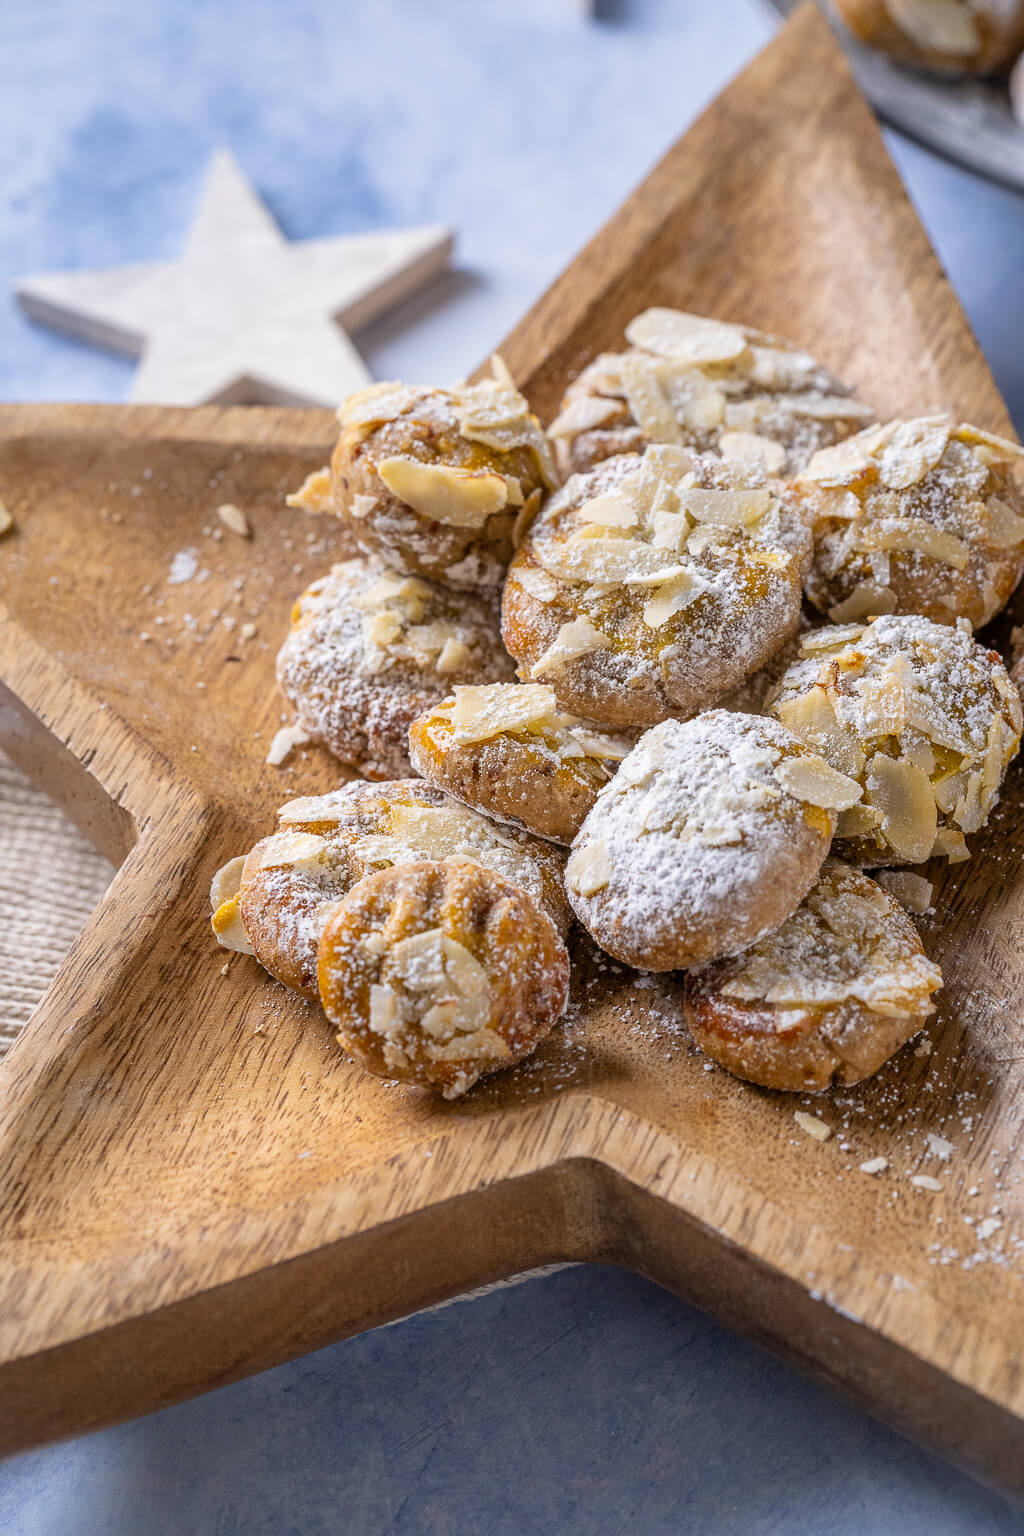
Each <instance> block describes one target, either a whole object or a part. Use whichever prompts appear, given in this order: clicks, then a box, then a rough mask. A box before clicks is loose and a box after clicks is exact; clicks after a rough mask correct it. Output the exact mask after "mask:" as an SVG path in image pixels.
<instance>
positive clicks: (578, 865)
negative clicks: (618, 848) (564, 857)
mask: <svg viewBox="0 0 1024 1536" xmlns="http://www.w3.org/2000/svg"><path fill="white" fill-rule="evenodd" d="M611 877H612V861H611V859H610V857H609V855H608V848H607V845H606V844H605V843H604V841H603V840H602V839H598V841H597V842H596V843H584V845H583V847H582V848H577V849H576V850H575V851H574V852H573V853H572V854H570V856H569V862H568V864H567V865H566V866H565V879H566V883H567V884H568V885H569V886H570V887H571V889H572V890H574V891H576V892H578V893H579V895H580V896H593V895H594V894H595V893H596V892H597V891H602V890H604V888H605V886H606V885H607V884H608V882H609V880H610V879H611Z"/></svg>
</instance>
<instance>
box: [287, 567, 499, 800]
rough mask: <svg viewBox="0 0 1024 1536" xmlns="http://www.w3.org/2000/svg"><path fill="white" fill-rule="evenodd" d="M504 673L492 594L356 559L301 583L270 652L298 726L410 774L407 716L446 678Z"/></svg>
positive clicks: (472, 679) (361, 766)
mask: <svg viewBox="0 0 1024 1536" xmlns="http://www.w3.org/2000/svg"><path fill="white" fill-rule="evenodd" d="M512 675H513V664H512V662H511V660H510V659H509V657H508V656H506V654H505V651H504V649H503V647H502V644H501V636H500V633H499V629H498V622H497V616H496V614H495V610H494V606H493V603H492V602H491V601H490V600H488V599H486V598H484V597H481V596H477V595H475V594H473V593H469V592H454V591H451V590H449V589H446V588H444V587H440V586H438V585H437V584H436V583H435V582H428V581H423V580H422V579H421V578H419V577H417V576H406V575H402V574H401V573H399V572H395V571H391V570H388V569H387V568H386V567H385V566H382V565H378V564H376V563H375V562H373V561H368V560H365V559H362V558H359V559H354V560H346V561H344V562H343V563H341V564H339V565H335V566H333V567H332V569H331V571H330V573H329V574H328V575H327V576H324V577H321V579H320V580H319V581H315V582H314V583H313V584H312V586H310V587H309V588H307V590H306V591H305V592H304V593H303V594H302V596H301V597H300V598H299V599H298V601H297V602H296V604H295V607H294V609H293V610H292V627H291V632H290V633H289V635H288V638H287V639H286V641H285V643H284V645H283V646H282V647H281V650H280V653H279V654H278V658H277V676H278V682H279V683H280V686H281V691H282V693H283V694H284V695H285V697H286V698H287V699H288V700H289V702H290V703H291V704H292V705H293V707H294V709H295V712H296V715H297V716H298V719H299V723H300V724H301V725H302V727H303V729H304V730H305V731H306V732H307V733H308V734H309V736H310V737H312V739H313V740H314V741H317V742H319V743H320V744H321V745H322V746H325V747H326V748H327V749H328V751H330V752H333V753H334V755H335V757H337V758H339V759H340V761H341V762H343V763H346V764H347V765H348V766H349V767H352V768H354V769H356V770H357V771H358V772H359V773H363V774H366V775H367V776H368V777H370V778H380V779H389V778H400V777H401V776H402V775H403V774H406V773H408V772H409V753H408V743H407V733H408V730H409V724H410V721H412V720H413V719H415V717H416V716H417V715H419V714H422V713H423V711H424V710H425V709H428V708H429V707H430V705H431V704H433V703H435V702H437V701H439V700H440V699H442V698H444V696H445V694H446V693H448V692H450V690H451V687H452V685H453V683H476V682H486V681H491V680H492V679H493V680H494V681H500V680H501V679H503V678H510V677H511V676H512Z"/></svg>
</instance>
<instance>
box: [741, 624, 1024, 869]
mask: <svg viewBox="0 0 1024 1536" xmlns="http://www.w3.org/2000/svg"><path fill="white" fill-rule="evenodd" d="M769 710H770V713H771V714H772V715H774V717H775V718H776V719H777V720H780V721H781V722H782V723H783V724H784V725H786V726H788V727H789V729H790V730H792V731H795V732H796V733H797V734H798V735H800V736H801V737H803V739H804V740H805V741H806V742H807V743H808V744H809V745H810V746H812V747H813V748H815V749H816V750H817V751H818V752H820V753H821V755H822V756H823V757H824V758H826V759H827V760H828V762H830V763H831V764H832V766H833V767H834V768H835V769H837V770H838V771H839V772H841V773H845V774H848V775H850V777H851V778H853V779H854V780H856V782H857V783H858V784H859V785H860V786H861V788H862V789H863V792H864V793H863V797H862V799H861V800H860V801H859V802H858V803H857V804H855V805H852V806H850V807H849V808H847V809H845V810H843V811H842V813H841V814H840V817H839V823H838V827H837V838H838V841H837V845H836V847H837V851H838V852H840V853H841V854H842V855H843V856H844V857H846V858H849V859H850V860H851V861H852V862H854V863H858V864H861V865H864V866H867V867H868V868H871V867H874V866H881V865H887V864H919V863H921V862H922V861H923V860H925V859H928V858H931V857H932V856H933V855H940V854H943V855H945V856H946V857H947V858H948V859H949V860H950V862H959V861H961V860H963V859H966V858H968V857H969V851H968V848H967V843H966V838H967V837H969V836H970V835H971V833H973V832H977V831H978V829H979V828H980V827H982V826H984V824H985V822H986V820H987V819H988V816H989V813H990V812H991V810H992V807H993V805H994V804H995V802H996V798H997V796H998V793H999V788H1000V785H1001V784H1002V782H1003V778H1004V776H1005V774H1006V770H1007V768H1008V766H1009V764H1010V762H1011V761H1012V759H1013V758H1014V756H1015V755H1016V753H1017V750H1018V747H1019V745H1020V738H1021V701H1020V695H1019V694H1018V692H1017V689H1016V688H1015V687H1014V685H1013V683H1012V682H1011V680H1010V677H1009V675H1008V673H1007V671H1006V668H1005V666H1004V665H1003V662H1002V660H1001V658H1000V657H999V656H998V654H997V653H996V652H995V651H990V650H987V649H986V648H985V647H984V646H982V645H979V644H978V643H977V641H976V640H974V638H973V636H972V634H971V628H970V625H969V624H968V623H967V622H966V620H962V621H961V622H960V624H958V625H956V626H950V625H947V624H936V623H933V622H932V621H931V620H930V619H925V618H921V617H920V616H917V615H897V614H894V615H890V616H885V617H882V618H877V619H875V620H873V622H871V623H870V624H844V625H840V624H835V625H827V626H826V627H825V628H824V629H817V630H812V631H811V632H810V633H809V634H806V635H804V636H803V637H802V638H801V641H800V654H799V657H798V659H797V660H796V661H795V662H794V663H793V664H792V665H791V666H790V667H789V668H787V670H786V672H785V673H784V674H783V676H782V679H781V681H780V683H779V685H778V687H777V688H776V690H775V693H774V695H773V696H772V698H771V699H770V700H769Z"/></svg>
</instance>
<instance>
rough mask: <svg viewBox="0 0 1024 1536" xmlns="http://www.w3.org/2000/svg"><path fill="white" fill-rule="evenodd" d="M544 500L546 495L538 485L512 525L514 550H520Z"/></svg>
mask: <svg viewBox="0 0 1024 1536" xmlns="http://www.w3.org/2000/svg"><path fill="white" fill-rule="evenodd" d="M543 500H544V493H543V491H542V490H541V488H540V486H539V485H538V486H537V488H536V490H533V491H531V492H530V494H529V496H527V498H526V500H525V501H524V502H523V505H522V507H521V509H520V511H519V515H518V517H517V518H516V520H515V522H514V523H513V525H512V548H513V549H518V548H519V546H520V544H521V543H522V542H523V540H524V539H525V538H526V535H527V534H528V533H529V531H530V528H531V526H532V524H533V520H534V518H535V517H536V516H537V513H538V512H539V511H540V504H541V502H542V501H543Z"/></svg>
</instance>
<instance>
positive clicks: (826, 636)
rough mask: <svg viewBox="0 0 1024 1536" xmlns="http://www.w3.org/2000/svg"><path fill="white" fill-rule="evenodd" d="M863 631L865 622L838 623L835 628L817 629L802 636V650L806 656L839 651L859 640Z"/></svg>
mask: <svg viewBox="0 0 1024 1536" xmlns="http://www.w3.org/2000/svg"><path fill="white" fill-rule="evenodd" d="M863 633H864V625H863V624H841V625H840V624H837V625H836V626H835V627H834V628H828V629H815V630H812V631H811V633H810V634H809V635H804V636H802V638H801V640H800V650H801V651H802V652H803V654H804V655H806V656H813V655H816V654H817V652H819V651H838V650H841V649H842V648H843V647H844V646H847V645H850V644H852V643H853V641H855V640H859V639H860V637H861V635H862V634H863Z"/></svg>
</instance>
